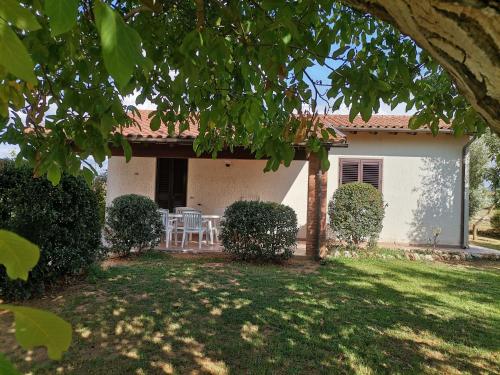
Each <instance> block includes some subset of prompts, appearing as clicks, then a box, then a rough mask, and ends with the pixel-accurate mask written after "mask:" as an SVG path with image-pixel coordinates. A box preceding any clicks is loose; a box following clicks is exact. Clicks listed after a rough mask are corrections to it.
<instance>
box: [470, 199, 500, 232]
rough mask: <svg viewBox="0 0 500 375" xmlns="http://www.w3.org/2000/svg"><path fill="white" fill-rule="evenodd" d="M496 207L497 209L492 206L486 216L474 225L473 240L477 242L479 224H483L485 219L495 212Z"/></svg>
mask: <svg viewBox="0 0 500 375" xmlns="http://www.w3.org/2000/svg"><path fill="white" fill-rule="evenodd" d="M495 207H496V205H492V206H491V207H490V208H489V209H488V212H487V213H486V215H483V216H481V217H480V218H479V219H478V220H477V221H476V222H475V223H474V224H472V239H473V240H474V241H475V240H477V230H478V227H479V224H481V222H482V221H483V220H484V219H486V218H487V217H488V216H490V215H491V213H492V212H493V210H494V209H495Z"/></svg>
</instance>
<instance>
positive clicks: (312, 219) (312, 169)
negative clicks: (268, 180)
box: [306, 153, 328, 258]
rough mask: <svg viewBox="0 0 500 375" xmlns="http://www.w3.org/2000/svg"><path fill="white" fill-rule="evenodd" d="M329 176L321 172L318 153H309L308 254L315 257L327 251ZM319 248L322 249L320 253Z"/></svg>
mask: <svg viewBox="0 0 500 375" xmlns="http://www.w3.org/2000/svg"><path fill="white" fill-rule="evenodd" d="M319 173H321V177H319ZM327 177H328V174H327V173H326V172H325V173H323V172H321V162H320V159H319V157H318V155H317V154H314V153H311V154H310V155H309V175H308V179H307V184H308V185H307V225H306V255H307V256H311V257H315V258H318V257H320V256H322V255H324V251H325V249H324V245H325V240H326V201H327V199H326V188H327ZM319 193H321V198H318V195H319ZM318 210H319V221H318ZM318 226H319V233H318ZM318 235H319V236H318ZM318 244H319V246H318ZM318 248H319V249H320V252H319V253H318Z"/></svg>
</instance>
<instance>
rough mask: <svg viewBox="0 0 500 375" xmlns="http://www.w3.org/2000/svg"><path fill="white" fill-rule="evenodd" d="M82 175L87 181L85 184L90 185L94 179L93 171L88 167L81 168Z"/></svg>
mask: <svg viewBox="0 0 500 375" xmlns="http://www.w3.org/2000/svg"><path fill="white" fill-rule="evenodd" d="M81 173H82V175H83V178H84V179H85V181H86V182H87V185H89V186H91V185H92V182H93V181H94V176H95V174H94V172H92V171H91V170H90V169H89V168H82V172H81Z"/></svg>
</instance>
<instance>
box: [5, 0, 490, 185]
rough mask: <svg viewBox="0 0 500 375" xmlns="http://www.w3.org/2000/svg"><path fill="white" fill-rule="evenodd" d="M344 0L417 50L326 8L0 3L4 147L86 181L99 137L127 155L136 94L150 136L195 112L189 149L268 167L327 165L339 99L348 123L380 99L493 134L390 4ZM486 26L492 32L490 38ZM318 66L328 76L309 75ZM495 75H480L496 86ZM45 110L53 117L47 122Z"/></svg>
mask: <svg viewBox="0 0 500 375" xmlns="http://www.w3.org/2000/svg"><path fill="white" fill-rule="evenodd" d="M345 3H347V4H349V5H351V6H354V7H357V8H358V9H361V10H364V11H372V12H373V13H374V14H375V15H376V16H380V17H381V18H382V19H385V20H387V21H389V22H392V23H393V24H395V25H396V26H397V27H400V28H401V29H402V30H403V32H405V33H407V34H409V35H410V36H413V37H414V38H415V39H416V40H417V42H419V43H420V46H421V47H423V48H424V49H421V48H419V47H418V46H417V45H416V44H415V42H414V41H412V40H411V39H410V38H409V37H407V36H405V35H403V34H401V33H400V32H399V31H397V30H396V29H395V28H394V27H393V26H392V25H391V24H389V23H386V22H384V21H380V20H378V19H376V18H374V17H372V16H370V15H367V14H366V13H363V12H359V11H357V10H353V9H352V8H349V7H346V6H345V5H342V4H341V3H339V2H337V1H333V0H317V1H313V0H302V1H300V0H298V1H285V0H251V1H224V0H196V1H186V0H171V1H154V0H123V1H116V0H106V1H105V0H81V1H80V0H45V1H40V0H23V1H21V2H19V1H17V0H2V7H1V8H0V48H1V50H2V54H1V56H0V117H1V119H0V126H1V128H0V134H1V137H2V138H1V139H3V140H6V141H9V142H10V143H16V144H19V145H20V147H21V152H20V154H19V157H20V158H26V159H28V160H30V161H31V162H32V163H33V165H34V167H35V171H36V173H38V174H42V173H46V172H47V174H48V176H49V178H51V179H52V180H53V181H55V182H57V180H58V179H59V176H60V173H61V171H62V170H63V169H66V170H69V171H70V172H72V173H83V174H85V175H87V176H90V174H91V173H90V169H89V168H87V167H84V168H83V169H80V165H81V162H82V161H84V160H85V159H86V158H87V157H88V156H90V155H93V156H94V157H95V159H96V160H97V161H98V162H102V161H103V160H104V158H105V157H106V155H108V154H109V149H108V145H109V143H110V142H114V143H117V144H121V145H122V146H123V147H124V149H125V151H126V154H127V155H128V156H130V147H129V146H128V143H127V142H126V140H124V139H123V137H121V136H120V135H119V134H117V133H116V130H117V129H119V127H121V126H129V125H132V124H131V120H130V119H129V117H128V116H127V114H126V111H134V110H135V109H134V107H132V106H129V107H127V106H124V105H123V104H122V99H123V97H124V96H126V95H130V94H133V93H138V97H137V103H141V102H143V101H145V100H149V101H151V102H152V103H153V104H155V105H157V107H158V109H157V111H156V112H154V113H153V118H152V121H151V127H152V128H153V129H155V128H158V127H159V126H160V123H161V122H162V121H163V122H166V123H167V124H169V125H170V129H171V130H172V131H173V129H174V127H173V124H174V122H176V121H179V122H180V123H181V124H182V125H181V129H183V128H186V127H187V126H189V119H190V117H191V116H199V123H200V136H199V137H198V138H197V139H196V142H195V145H194V147H195V149H196V150H197V151H198V152H204V151H205V152H206V151H208V152H213V153H214V155H215V154H216V152H217V151H219V150H221V149H223V148H224V147H232V146H235V145H239V146H241V145H243V146H246V147H249V148H251V150H252V151H254V152H256V154H257V156H268V157H270V160H269V163H268V167H269V168H271V169H276V168H278V167H279V165H280V164H281V163H284V164H288V163H289V162H290V161H291V160H292V159H293V153H294V150H293V147H292V144H293V143H294V142H302V141H304V142H306V143H307V147H308V149H309V150H311V151H314V152H318V153H319V154H320V155H321V156H322V157H323V160H324V165H323V166H324V167H327V163H328V160H327V158H326V152H325V150H324V149H323V148H322V139H326V138H328V137H329V134H328V131H326V130H324V129H323V130H322V126H321V123H320V122H318V121H316V118H315V115H316V114H318V113H321V112H323V111H324V110H325V109H327V110H328V111H335V110H337V109H338V108H339V107H340V106H341V105H342V104H345V105H347V106H349V107H350V116H351V118H353V117H355V116H356V115H358V114H360V115H361V117H362V118H363V119H366V120H367V119H369V118H370V116H371V114H372V113H373V112H376V111H377V110H378V109H379V106H380V102H381V101H382V102H385V103H387V104H389V105H391V106H396V105H397V104H399V103H407V108H408V109H410V108H414V109H415V110H416V111H417V113H416V115H415V116H414V117H413V119H412V123H411V126H412V127H418V126H421V125H423V124H429V126H430V127H431V129H433V130H434V131H437V125H438V121H439V119H443V120H445V121H450V122H452V124H453V128H454V130H455V132H456V133H458V134H461V133H464V132H467V131H469V132H476V131H482V129H483V128H484V126H485V123H484V121H483V120H484V119H485V120H487V121H488V124H489V125H490V126H491V127H492V128H493V129H494V130H496V131H498V130H499V129H498V127H497V125H498V113H496V114H495V113H493V114H492V115H489V114H490V112H491V111H488V110H487V108H486V107H485V108H483V107H482V106H481V105H480V104H481V103H482V102H481V101H479V100H472V99H471V97H470V95H469V93H468V92H467V90H466V87H465V86H464V85H463V82H462V81H463V80H465V78H464V77H462V76H461V74H462V73H461V72H460V71H459V70H457V69H455V70H453V69H450V67H449V66H448V65H447V63H446V61H445V59H443V58H442V57H440V56H438V55H437V54H436V51H435V48H434V49H433V48H429V46H428V45H427V44H426V43H424V42H423V41H422V40H421V38H420V36H419V35H416V34H415V33H413V29H409V28H405V27H403V26H404V25H405V23H404V22H403V26H402V25H400V24H399V23H398V22H396V21H395V20H399V18H398V16H397V14H394V11H393V10H390V9H389V7H388V6H387V8H383V7H382V5H377V6H373V7H367V4H368V1H365V2H363V1H346V2H345ZM380 3H383V2H380ZM388 3H389V2H388ZM392 3H397V2H392ZM401 3H405V2H403V1H402V2H401ZM422 3H426V2H422ZM428 3H439V1H434V2H428ZM443 3H444V2H443ZM484 7H487V5H485V6H484ZM490 8H491V10H492V12H493V16H492V17H493V18H495V19H497V20H498V9H497V8H495V6H491V7H490ZM490 8H488V9H490ZM383 9H385V10H386V13H387V14H390V15H391V17H388V16H386V15H384V14H382V10H383ZM401 17H403V14H402V15H401ZM415 22H417V21H415ZM497 23H498V22H497ZM495 27H496V26H495V25H493V28H492V30H493V31H492V32H491V35H490V36H491V38H493V39H492V40H493V42H494V43H498V39H499V38H498V34H499V32H498V28H495ZM435 32H436V33H437V32H438V31H435ZM414 34H415V35H414ZM437 35H439V34H437ZM425 38H427V36H426V35H424V41H425V40H427V39H425ZM496 46H497V47H498V44H497V45H496ZM495 51H496V53H497V54H498V48H497V49H496V50H495ZM437 62H440V63H442V64H443V66H444V67H445V68H446V69H447V70H449V71H450V72H451V73H452V76H453V77H454V78H455V80H456V81H457V82H458V84H455V83H454V82H453V81H452V80H451V79H450V77H449V75H448V74H447V73H446V72H445V70H443V68H442V67H441V66H440V65H438V64H437ZM497 62H498V60H497ZM318 64H319V65H321V66H323V67H324V68H325V69H327V70H328V72H329V75H328V77H327V78H325V77H318V76H317V75H316V74H315V73H316V72H317V69H311V67H312V66H313V65H318ZM495 74H496V75H495ZM495 74H493V75H492V76H491V77H492V78H488V79H489V80H493V81H491V82H492V83H493V87H498V86H499V79H498V70H497V71H496V73H495ZM457 77H458V78H460V77H462V78H463V80H462V81H460V80H458V79H457ZM488 77H490V76H488ZM495 79H496V81H494V80H495ZM488 87H489V86H488ZM457 88H458V89H460V90H462V92H464V93H465V94H466V97H467V98H468V99H469V100H470V102H471V103H472V104H473V105H474V107H475V109H477V110H479V111H480V113H481V115H482V117H480V116H479V115H478V114H477V112H476V110H475V109H473V108H472V107H471V105H470V104H469V103H468V102H467V101H466V100H465V99H464V97H463V96H462V95H460V94H459V93H458V90H457ZM488 92H490V91H488ZM495 95H496V94H495V93H494V92H493V93H492V95H491V96H492V97H493V99H495V98H496V99H495V100H498V95H497V96H496V97H495ZM50 105H55V106H56V108H57V109H56V111H55V113H53V114H52V113H51V114H49V115H48V116H46V115H47V110H48V108H49V106H50ZM483 109H484V110H483ZM497 110H498V107H497ZM18 111H24V112H25V113H26V115H27V117H26V121H25V124H24V123H23V121H22V120H21V118H20V117H19V116H18V114H17V112H18ZM42 122H44V126H42ZM26 126H27V127H28V128H29V130H28V131H27V130H26ZM47 130H48V131H47Z"/></svg>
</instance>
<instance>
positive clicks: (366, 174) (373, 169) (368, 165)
mask: <svg viewBox="0 0 500 375" xmlns="http://www.w3.org/2000/svg"><path fill="white" fill-rule="evenodd" d="M361 167H362V175H361V177H362V181H363V182H365V183H367V184H372V185H373V186H374V187H375V188H377V189H380V161H375V162H362V163H361Z"/></svg>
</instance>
